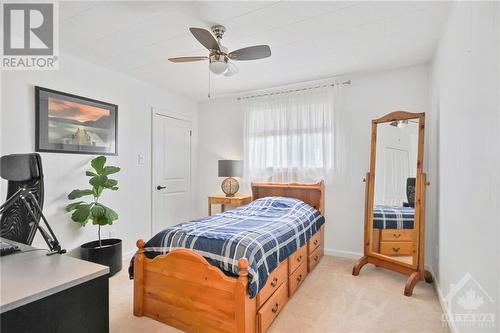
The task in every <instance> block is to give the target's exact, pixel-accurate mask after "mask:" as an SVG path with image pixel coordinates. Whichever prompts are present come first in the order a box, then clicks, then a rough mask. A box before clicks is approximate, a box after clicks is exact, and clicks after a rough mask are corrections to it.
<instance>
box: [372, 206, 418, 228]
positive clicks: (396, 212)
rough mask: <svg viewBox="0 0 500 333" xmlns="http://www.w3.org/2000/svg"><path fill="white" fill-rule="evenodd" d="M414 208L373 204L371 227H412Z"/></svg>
mask: <svg viewBox="0 0 500 333" xmlns="http://www.w3.org/2000/svg"><path fill="white" fill-rule="evenodd" d="M414 215H415V209H414V208H412V207H399V206H383V205H375V207H374V208H373V227H374V228H376V229H413V221H414Z"/></svg>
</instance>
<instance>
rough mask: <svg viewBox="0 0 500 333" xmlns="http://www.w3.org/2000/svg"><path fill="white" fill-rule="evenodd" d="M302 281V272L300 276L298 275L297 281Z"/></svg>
mask: <svg viewBox="0 0 500 333" xmlns="http://www.w3.org/2000/svg"><path fill="white" fill-rule="evenodd" d="M300 281H302V274H299V276H297V282H299V283H300Z"/></svg>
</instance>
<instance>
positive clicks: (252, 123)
mask: <svg viewBox="0 0 500 333" xmlns="http://www.w3.org/2000/svg"><path fill="white" fill-rule="evenodd" d="M339 90H340V87H339V86H335V87H331V86H328V87H322V88H315V89H309V90H302V91H294V92H287V93H281V94H274V95H266V96H261V97H255V98H250V99H243V102H242V103H243V106H244V112H245V158H244V165H245V176H246V178H247V179H248V180H252V181H264V182H273V183H315V182H318V181H320V180H328V179H329V178H331V176H332V174H333V168H334V137H335V136H334V105H335V103H334V101H335V98H336V96H338V94H339Z"/></svg>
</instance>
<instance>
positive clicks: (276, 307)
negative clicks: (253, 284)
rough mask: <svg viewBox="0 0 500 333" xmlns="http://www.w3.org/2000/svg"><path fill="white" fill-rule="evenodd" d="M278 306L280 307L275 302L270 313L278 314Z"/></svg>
mask: <svg viewBox="0 0 500 333" xmlns="http://www.w3.org/2000/svg"><path fill="white" fill-rule="evenodd" d="M279 306H280V305H279V304H278V302H276V304H274V306H273V308H272V309H271V311H272V312H273V313H276V312H278V308H279Z"/></svg>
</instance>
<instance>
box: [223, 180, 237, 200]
mask: <svg viewBox="0 0 500 333" xmlns="http://www.w3.org/2000/svg"><path fill="white" fill-rule="evenodd" d="M220 187H221V189H222V192H224V193H225V194H226V197H234V195H235V194H236V193H237V192H238V190H239V189H240V184H239V183H238V181H237V180H236V179H234V178H233V177H229V178H226V179H224V181H223V182H222V184H221V186H220Z"/></svg>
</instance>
